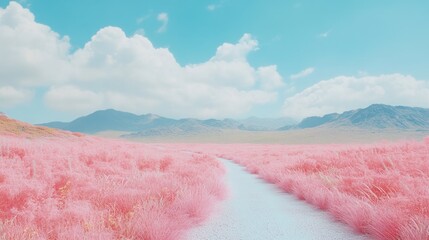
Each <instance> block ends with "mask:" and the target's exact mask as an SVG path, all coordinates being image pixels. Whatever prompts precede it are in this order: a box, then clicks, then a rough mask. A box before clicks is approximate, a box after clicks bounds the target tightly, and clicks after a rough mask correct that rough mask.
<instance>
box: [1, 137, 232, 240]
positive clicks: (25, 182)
mask: <svg viewBox="0 0 429 240" xmlns="http://www.w3.org/2000/svg"><path fill="white" fill-rule="evenodd" d="M224 171H225V170H224V168H223V166H222V165H221V164H220V163H219V162H218V161H216V160H215V159H214V158H211V157H208V156H203V155H191V154H188V153H181V152H178V151H173V150H171V151H170V150H168V149H162V150H160V149H159V148H157V147H156V146H151V145H145V144H137V143H131V142H121V141H114V140H106V139H99V138H93V137H86V136H80V137H79V136H72V135H71V136H69V137H61V138H59V137H38V138H33V139H28V138H25V137H13V136H10V135H2V136H0V239H14V240H18V239H26V240H27V239H145V240H149V239H157V240H167V239H170V240H172V239H181V238H183V237H184V235H185V232H186V230H188V229H189V228H191V227H194V226H196V225H198V224H201V222H202V221H203V220H204V219H206V218H207V217H208V215H209V214H210V213H211V211H212V210H213V207H214V205H215V203H216V202H218V201H220V200H221V199H222V198H224V197H225V186H224V185H223V184H224V183H223V175H224Z"/></svg>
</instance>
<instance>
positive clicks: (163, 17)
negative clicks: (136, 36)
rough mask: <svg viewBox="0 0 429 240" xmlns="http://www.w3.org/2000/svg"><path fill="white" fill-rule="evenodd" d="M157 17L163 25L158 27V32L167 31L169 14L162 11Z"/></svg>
mask: <svg viewBox="0 0 429 240" xmlns="http://www.w3.org/2000/svg"><path fill="white" fill-rule="evenodd" d="M157 19H158V21H160V22H161V27H159V28H158V32H159V33H163V32H165V31H167V25H168V14H167V13H165V12H162V13H160V14H158V17H157Z"/></svg>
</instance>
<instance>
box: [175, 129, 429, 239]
mask: <svg viewBox="0 0 429 240" xmlns="http://www.w3.org/2000/svg"><path fill="white" fill-rule="evenodd" d="M182 148H183V149H188V150H192V151H199V152H202V153H205V154H211V155H217V156H218V157H223V158H226V159H231V160H233V161H235V162H236V163H238V164H240V165H243V166H245V167H246V169H247V171H249V172H250V173H253V174H257V175H259V177H261V178H262V179H264V180H266V181H267V182H270V183H273V184H276V185H277V186H278V187H279V188H281V189H282V190H284V191H285V192H288V193H292V194H294V195H295V196H297V197H298V198H299V199H302V200H305V201H307V202H308V203H310V204H312V205H314V206H316V207H318V208H320V209H322V210H325V211H328V212H329V213H330V214H331V215H333V216H334V217H335V218H336V219H337V220H339V221H341V222H344V223H346V224H348V225H349V226H350V227H352V228H353V230H354V231H356V232H357V233H362V234H369V235H370V236H372V237H373V238H375V239H410V240H411V239H413V240H419V239H429V138H426V139H425V140H424V141H423V142H410V141H409V142H401V143H380V144H373V145H301V146H300V145H295V146H294V145H248V144H244V145H240V144H235V145H182Z"/></svg>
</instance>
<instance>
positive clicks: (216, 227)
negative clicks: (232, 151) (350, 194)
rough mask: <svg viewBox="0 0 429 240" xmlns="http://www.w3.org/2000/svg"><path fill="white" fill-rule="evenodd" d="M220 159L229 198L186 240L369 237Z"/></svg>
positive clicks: (191, 232)
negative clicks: (353, 230) (224, 169)
mask: <svg viewBox="0 0 429 240" xmlns="http://www.w3.org/2000/svg"><path fill="white" fill-rule="evenodd" d="M219 160H220V161H222V163H223V164H224V165H225V167H226V169H227V174H226V181H227V184H228V186H229V192H230V193H229V197H228V199H226V200H225V201H224V202H222V203H221V204H220V206H219V209H218V212H217V213H215V214H213V216H212V217H211V218H210V219H208V220H207V221H206V222H205V223H204V225H202V226H199V227H197V228H194V229H192V230H191V231H190V233H189V235H188V239H189V240H212V239H213V240H214V239H216V240H218V239H220V240H228V239H231V240H240V239H243V240H262V239H264V240H265V239H269V240H275V239H282V240H284V239H303V240H306V239H324V240H325V239H341V240H343V239H351V240H355V239H368V237H366V236H362V235H357V234H354V233H353V232H352V231H351V229H349V228H348V227H347V226H346V225H344V224H341V223H338V222H335V221H334V220H333V219H332V218H331V217H330V216H329V215H328V214H327V213H325V212H323V211H320V210H318V209H316V208H313V207H312V206H310V205H309V204H307V203H305V202H303V201H299V200H298V199H296V198H295V197H294V196H291V195H289V194H285V193H281V192H280V191H279V190H278V189H277V188H275V186H274V185H272V184H267V183H265V182H263V181H262V180H260V179H258V178H257V177H256V176H255V175H251V174H249V173H247V172H246V171H245V170H244V168H243V167H241V166H239V165H237V164H235V163H233V162H231V161H227V160H224V159H219Z"/></svg>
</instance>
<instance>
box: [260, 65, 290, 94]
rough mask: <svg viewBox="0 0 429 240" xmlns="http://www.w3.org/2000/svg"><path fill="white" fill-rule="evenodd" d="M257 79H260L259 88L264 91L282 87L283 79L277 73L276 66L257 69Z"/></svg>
mask: <svg viewBox="0 0 429 240" xmlns="http://www.w3.org/2000/svg"><path fill="white" fill-rule="evenodd" d="M257 74H258V77H259V79H261V87H262V88H263V89H266V90H272V89H277V88H281V87H283V86H284V83H283V78H282V76H280V74H279V73H278V71H277V66H276V65H272V66H265V67H259V68H258V71H257Z"/></svg>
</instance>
